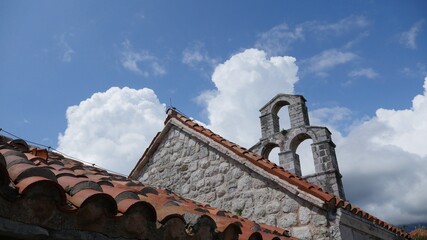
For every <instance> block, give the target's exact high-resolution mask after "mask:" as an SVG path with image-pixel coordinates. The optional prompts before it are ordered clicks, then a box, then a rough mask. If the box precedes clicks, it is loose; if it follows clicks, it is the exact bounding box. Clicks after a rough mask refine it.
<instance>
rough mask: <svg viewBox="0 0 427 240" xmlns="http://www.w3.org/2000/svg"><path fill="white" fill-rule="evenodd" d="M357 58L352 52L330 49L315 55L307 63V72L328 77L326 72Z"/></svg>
mask: <svg viewBox="0 0 427 240" xmlns="http://www.w3.org/2000/svg"><path fill="white" fill-rule="evenodd" d="M356 58H357V55H356V54H354V53H352V52H342V51H339V50H337V49H328V50H325V51H323V52H321V53H319V54H318V55H315V56H313V57H311V58H309V59H308V60H306V61H305V62H306V63H307V64H308V66H307V70H308V71H310V72H314V73H316V74H318V75H322V76H324V75H326V74H327V73H326V71H327V70H330V69H332V68H334V67H336V66H338V65H341V64H345V63H348V62H350V61H352V60H354V59H356Z"/></svg>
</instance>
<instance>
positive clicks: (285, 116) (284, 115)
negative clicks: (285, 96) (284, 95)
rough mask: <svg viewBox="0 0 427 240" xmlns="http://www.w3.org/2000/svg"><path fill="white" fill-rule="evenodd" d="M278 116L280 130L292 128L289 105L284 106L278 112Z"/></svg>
mask: <svg viewBox="0 0 427 240" xmlns="http://www.w3.org/2000/svg"><path fill="white" fill-rule="evenodd" d="M277 117H278V118H279V126H280V128H279V129H280V130H282V129H290V128H291V119H290V118H289V109H288V106H283V107H282V108H281V109H280V110H279V112H278V113H277Z"/></svg>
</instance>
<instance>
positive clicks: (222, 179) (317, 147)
mask: <svg viewBox="0 0 427 240" xmlns="http://www.w3.org/2000/svg"><path fill="white" fill-rule="evenodd" d="M305 103H306V100H305V98H304V97H303V96H301V95H289V94H278V95H277V96H275V97H274V98H273V99H271V100H270V101H269V102H268V103H266V104H265V106H263V107H262V108H261V109H260V122H261V133H262V137H261V139H260V141H259V142H258V143H256V144H254V146H252V147H251V148H249V149H246V148H243V147H241V146H238V145H237V144H235V143H233V142H230V141H228V140H227V139H224V138H223V137H221V136H219V135H218V134H216V133H214V132H212V131H210V130H209V129H207V128H205V127H204V126H201V125H200V124H198V123H196V122H195V121H193V120H191V119H190V118H188V117H186V116H185V115H183V114H181V113H179V112H178V111H177V110H175V109H173V108H171V109H169V110H168V112H167V119H166V121H165V126H164V129H163V131H161V132H160V133H158V134H157V136H156V137H155V138H154V139H153V141H152V142H151V144H150V146H149V147H148V148H147V150H146V151H145V153H144V154H143V156H142V157H141V159H140V160H139V162H138V163H137V165H136V166H135V168H134V169H133V171H132V172H131V174H130V177H131V178H133V179H138V180H140V181H142V182H148V183H150V184H153V185H156V186H159V187H164V188H167V189H171V190H172V191H174V192H176V193H177V194H179V195H181V196H184V197H187V198H190V199H194V200H196V201H200V202H205V203H208V204H210V205H212V206H213V207H216V208H220V209H224V210H227V211H230V212H233V213H235V214H237V215H241V216H243V217H245V218H248V219H251V220H252V221H256V222H260V223H264V224H268V225H271V226H275V227H279V228H284V229H288V230H289V231H290V234H291V236H294V237H297V238H299V239H404V238H405V234H404V233H402V231H401V230H400V229H398V228H396V227H394V226H391V225H389V224H387V223H386V222H384V221H382V220H380V219H378V218H376V217H375V216H372V215H370V214H369V213H367V212H365V211H363V210H362V209H360V208H358V207H356V206H353V205H352V204H351V203H350V202H348V201H346V198H345V193H344V186H343V184H342V181H341V178H342V176H341V174H340V171H339V167H338V161H337V156H336V154H335V144H334V143H333V141H332V138H331V133H330V131H329V130H328V129H327V128H326V127H319V126H311V125H310V122H309V116H308V111H307V107H306V104H305ZM283 107H287V108H288V112H289V119H290V129H281V128H280V124H279V117H278V112H279V110H280V109H281V108H283ZM306 139H312V140H313V144H311V148H312V152H313V164H314V167H315V173H314V174H310V175H307V176H302V175H301V165H300V159H299V156H298V154H297V153H296V150H297V148H298V146H299V144H300V143H301V142H302V141H304V140H306ZM276 147H278V148H279V149H280V151H279V162H280V166H278V165H276V164H274V163H272V162H271V161H269V160H268V155H269V153H270V152H271V150H272V149H273V148H276Z"/></svg>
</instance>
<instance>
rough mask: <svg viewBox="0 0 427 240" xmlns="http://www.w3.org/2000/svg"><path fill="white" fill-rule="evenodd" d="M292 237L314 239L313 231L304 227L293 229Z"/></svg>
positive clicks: (306, 239) (303, 239)
mask: <svg viewBox="0 0 427 240" xmlns="http://www.w3.org/2000/svg"><path fill="white" fill-rule="evenodd" d="M292 236H294V237H297V238H299V239H301V240H310V239H312V235H311V231H310V228H309V227H308V226H302V227H293V228H292Z"/></svg>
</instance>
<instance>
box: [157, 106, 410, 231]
mask: <svg viewBox="0 0 427 240" xmlns="http://www.w3.org/2000/svg"><path fill="white" fill-rule="evenodd" d="M171 118H174V119H177V120H178V121H180V122H181V123H183V124H184V125H186V126H187V127H189V128H191V129H193V130H194V131H197V132H199V133H201V134H203V135H205V136H206V137H208V138H210V139H211V140H213V141H215V142H217V143H219V144H221V145H222V146H224V147H226V148H227V149H229V150H230V151H232V152H234V153H235V154H237V155H239V156H240V157H242V158H244V159H246V160H247V161H249V162H251V163H252V164H254V165H255V166H257V167H259V168H261V169H263V170H265V171H267V172H268V173H270V174H272V175H274V176H277V177H279V178H281V179H283V180H285V181H287V182H289V183H290V184H292V185H294V186H296V187H298V188H299V189H301V190H302V191H304V192H307V193H309V194H311V195H313V196H315V197H317V198H319V199H321V200H323V201H324V202H325V203H327V204H334V205H335V207H338V208H343V209H345V210H347V211H350V212H352V213H354V214H356V215H358V216H360V217H362V218H364V219H366V220H368V221H371V222H373V223H374V224H376V225H379V226H381V227H384V228H386V229H388V230H390V231H392V232H394V233H396V234H399V235H400V236H403V237H406V238H407V237H408V236H409V234H408V233H406V232H404V231H402V230H401V229H398V228H396V227H394V226H392V225H389V224H387V223H385V222H383V221H382V220H377V219H376V218H375V217H373V216H371V215H370V214H368V213H366V212H364V211H363V210H361V209H359V208H357V207H354V206H352V205H351V204H350V203H349V202H347V201H344V200H343V199H340V198H338V197H336V196H334V195H332V194H330V193H327V192H325V191H323V190H322V189H321V188H320V187H318V186H315V185H313V184H311V183H309V182H307V181H306V180H304V179H302V178H300V177H298V176H296V175H294V174H292V173H291V172H289V171H286V170H285V169H283V168H282V167H279V166H277V165H276V164H274V163H272V162H270V161H269V160H268V159H265V158H263V157H262V156H260V155H258V154H255V153H253V152H250V151H248V150H246V149H245V148H243V147H240V146H238V145H236V144H235V143H233V142H230V141H228V140H226V139H224V138H222V137H221V136H219V135H217V134H212V133H213V132H212V131H211V130H207V129H206V128H204V127H202V126H199V125H198V124H196V123H195V122H193V121H192V120H191V119H189V118H187V117H186V116H184V115H182V114H181V113H178V112H177V111H175V110H173V109H171V110H169V112H168V117H167V118H166V121H165V123H167V122H168V121H169V120H170V119H171ZM195 126H196V127H195Z"/></svg>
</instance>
